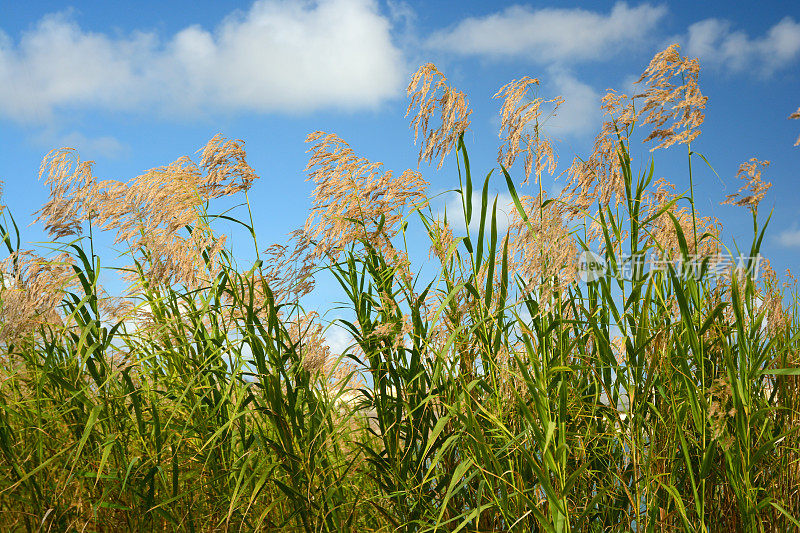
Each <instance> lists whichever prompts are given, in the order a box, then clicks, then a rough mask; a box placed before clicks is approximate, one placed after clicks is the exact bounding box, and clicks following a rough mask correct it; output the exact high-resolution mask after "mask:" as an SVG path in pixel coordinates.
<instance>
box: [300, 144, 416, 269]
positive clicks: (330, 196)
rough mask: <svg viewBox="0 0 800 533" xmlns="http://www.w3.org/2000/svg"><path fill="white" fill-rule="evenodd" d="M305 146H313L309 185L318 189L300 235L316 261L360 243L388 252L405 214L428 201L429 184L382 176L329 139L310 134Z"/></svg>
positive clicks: (407, 176)
mask: <svg viewBox="0 0 800 533" xmlns="http://www.w3.org/2000/svg"><path fill="white" fill-rule="evenodd" d="M306 142H308V143H312V146H311V148H310V150H309V151H310V152H311V153H312V155H311V158H310V159H309V161H308V165H307V166H306V169H307V170H308V171H309V177H308V179H309V180H310V181H313V182H314V183H315V184H316V187H315V188H314V191H313V192H312V195H311V196H312V207H311V211H310V213H309V215H308V219H307V220H306V224H305V227H304V235H305V238H307V239H308V240H309V241H311V242H313V243H314V246H315V249H316V251H315V254H316V255H317V257H321V256H325V255H327V256H330V257H333V258H335V257H338V254H339V253H340V252H341V251H342V250H344V249H345V248H346V247H347V246H348V245H350V244H352V243H355V242H358V241H365V242H368V243H370V244H371V245H372V246H375V247H376V248H379V249H381V250H384V251H387V250H389V249H390V248H392V246H391V239H392V238H393V237H394V236H396V235H397V233H398V231H399V223H400V221H401V220H402V218H403V213H404V210H405V208H406V207H407V206H416V205H419V204H422V203H424V202H425V201H426V196H425V190H426V189H427V186H428V183H427V182H426V181H425V180H424V179H423V178H422V175H421V174H420V173H419V172H416V171H412V170H406V171H405V172H403V173H402V174H401V175H399V176H396V177H395V176H394V174H393V173H392V171H385V172H384V171H383V170H382V167H383V165H382V164H381V163H373V162H370V161H369V160H367V159H366V158H363V157H360V156H357V155H356V154H355V152H354V151H353V149H352V148H350V146H349V145H348V144H347V143H346V142H344V141H343V140H342V139H340V138H339V137H338V136H337V135H335V134H332V133H331V134H325V133H323V132H315V133H312V134H310V135H309V136H308V137H307V139H306Z"/></svg>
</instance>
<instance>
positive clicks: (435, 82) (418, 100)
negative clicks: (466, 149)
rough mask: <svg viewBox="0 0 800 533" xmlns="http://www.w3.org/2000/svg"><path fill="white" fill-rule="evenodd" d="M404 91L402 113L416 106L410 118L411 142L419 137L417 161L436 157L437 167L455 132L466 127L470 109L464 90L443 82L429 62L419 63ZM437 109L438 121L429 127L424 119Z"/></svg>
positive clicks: (407, 113) (444, 79)
mask: <svg viewBox="0 0 800 533" xmlns="http://www.w3.org/2000/svg"><path fill="white" fill-rule="evenodd" d="M406 94H407V95H408V96H411V102H409V104H408V109H407V110H406V116H408V115H409V114H410V113H411V111H412V110H413V109H414V107H418V108H419V109H418V110H417V113H416V115H414V118H413V120H412V121H411V127H412V128H414V144H416V143H417V140H418V139H419V138H420V137H421V138H422V144H421V145H420V149H419V159H418V161H417V162H418V163H421V162H422V161H423V160H424V161H426V162H428V163H430V162H431V161H433V159H435V158H436V159H438V160H439V162H438V164H437V168H441V166H442V163H443V162H444V158H445V157H446V156H447V154H448V153H450V150H452V149H453V148H454V147H455V146H456V143H457V142H458V138H459V136H460V135H461V134H462V133H464V132H465V131H467V128H468V127H469V124H470V120H469V116H470V114H472V110H471V109H469V106H468V104H467V99H466V96H465V95H464V93H462V92H461V91H458V90H456V89H454V88H452V87H450V86H449V85H448V84H447V78H445V77H444V74H442V73H441V72H440V71H439V69H437V68H436V66H435V65H434V64H433V63H426V64H424V65H422V66H421V67H420V68H419V69H418V70H417V72H416V73H415V74H414V76H413V77H412V78H411V82H410V83H409V84H408V88H407V89H406ZM437 111H438V114H439V117H440V120H441V125H440V126H439V127H438V128H436V129H430V128H429V125H428V122H429V120H430V119H431V117H432V116H433V115H435V114H436V112H437Z"/></svg>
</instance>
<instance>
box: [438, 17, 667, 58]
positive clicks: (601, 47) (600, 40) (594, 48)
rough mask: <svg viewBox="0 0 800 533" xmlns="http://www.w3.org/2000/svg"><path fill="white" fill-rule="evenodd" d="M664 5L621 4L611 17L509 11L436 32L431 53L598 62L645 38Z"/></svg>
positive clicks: (466, 20)
mask: <svg viewBox="0 0 800 533" xmlns="http://www.w3.org/2000/svg"><path fill="white" fill-rule="evenodd" d="M666 11H667V10H666V8H665V7H663V6H653V5H650V4H641V5H638V6H635V7H630V6H628V4H627V3H625V2H617V3H616V4H614V7H613V8H612V9H611V11H610V12H609V13H607V14H606V13H600V12H598V11H589V10H586V9H577V8H573V9H558V8H543V9H531V8H530V7H527V6H519V5H515V6H511V7H508V8H506V9H505V10H503V11H501V12H498V13H493V14H491V15H487V16H484V17H470V18H467V19H464V20H462V21H461V22H459V23H458V24H457V25H456V26H455V27H453V28H451V29H448V30H442V31H438V32H436V33H434V35H433V36H431V38H430V39H429V40H428V45H429V46H431V47H432V48H438V49H443V50H448V51H451V52H454V53H458V54H462V55H486V56H523V57H527V58H529V59H532V60H536V61H539V62H557V61H577V60H591V59H598V58H602V57H604V56H607V55H609V54H613V53H615V52H619V51H620V50H622V49H624V48H626V47H629V46H630V45H631V43H632V42H633V41H636V40H639V39H642V38H643V37H646V36H647V35H648V34H649V33H650V32H651V31H652V30H653V28H655V27H656V25H657V24H658V22H659V21H660V20H661V19H662V17H663V16H664V15H665V14H666Z"/></svg>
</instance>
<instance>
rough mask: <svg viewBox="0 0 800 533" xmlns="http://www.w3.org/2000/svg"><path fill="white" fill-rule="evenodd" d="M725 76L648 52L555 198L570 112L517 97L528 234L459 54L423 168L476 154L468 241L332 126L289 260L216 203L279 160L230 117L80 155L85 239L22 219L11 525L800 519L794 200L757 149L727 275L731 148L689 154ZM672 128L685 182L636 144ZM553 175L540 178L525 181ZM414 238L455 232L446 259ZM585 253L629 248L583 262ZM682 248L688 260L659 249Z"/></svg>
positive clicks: (528, 84) (725, 526)
mask: <svg viewBox="0 0 800 533" xmlns="http://www.w3.org/2000/svg"><path fill="white" fill-rule="evenodd" d="M698 71H699V66H697V65H696V61H695V62H692V61H689V60H688V59H686V58H681V57H680V56H679V55H678V54H677V49H676V48H675V47H671V48H669V49H667V50H666V51H665V52H663V53H662V54H659V55H658V56H656V58H655V59H654V62H653V63H651V65H650V67H649V68H648V70H647V71H646V72H645V76H644V77H643V80H644V82H645V84H646V91H645V93H644V94H645V96H644V97H643V99H644V100H643V101H642V104H643V105H642V106H641V107H642V109H637V105H636V102H637V101H636V100H635V99H634V100H630V99H625V98H622V96H620V95H617V94H615V93H610V95H609V96H607V97H606V98H605V99H604V105H605V107H604V109H605V111H606V117H607V121H606V123H605V125H604V129H603V131H602V132H601V133H600V134H599V135H598V138H597V142H596V143H595V150H594V152H593V153H592V154H591V156H590V157H588V158H586V159H576V161H575V162H574V163H573V164H572V165H571V167H570V177H571V181H570V183H569V185H568V187H566V188H565V192H564V193H563V194H562V195H560V196H557V197H553V198H548V197H547V196H546V195H545V194H544V192H543V190H542V187H541V177H542V173H546V172H548V171H552V169H553V168H555V167H554V164H555V163H554V158H555V153H554V151H553V147H552V145H551V143H550V140H549V139H547V138H546V136H545V134H544V133H543V132H544V131H545V130H544V128H543V122H544V120H545V118H543V115H544V113H545V112H546V108H547V107H548V106H551V107H552V106H555V107H556V108H557V107H558V105H560V101H561V100H560V99H551V100H545V99H542V98H528V97H526V91H527V90H528V89H529V88H535V87H536V85H537V84H538V81H537V80H531V79H523V80H520V81H519V82H514V83H512V84H509V85H508V86H506V87H504V89H503V91H501V93H498V95H499V96H502V97H504V98H506V106H505V107H504V112H503V116H504V126H503V131H505V132H506V134H507V136H506V138H505V142H504V145H503V147H502V148H501V153H500V157H499V159H500V161H501V162H502V163H503V165H501V167H500V168H499V170H498V171H497V172H496V175H497V177H495V178H494V179H496V180H500V181H504V182H505V186H506V188H507V190H508V193H509V195H510V196H511V198H512V199H513V201H514V204H515V209H516V215H515V218H514V221H513V222H512V225H511V227H510V228H509V230H507V231H501V227H500V226H499V224H498V214H497V211H498V205H497V199H494V200H493V199H492V198H490V196H489V193H488V191H489V190H490V188H489V183H490V180H491V179H492V172H490V173H489V175H488V176H487V177H486V178H485V180H483V183H480V182H476V181H475V180H474V179H473V174H472V168H471V166H470V162H469V156H468V148H467V146H466V143H465V142H464V135H463V133H464V130H466V128H467V127H468V125H469V120H468V117H469V111H468V109H467V107H466V105H467V104H466V99H465V98H464V95H463V94H461V93H459V92H458V91H456V90H455V89H453V88H452V87H450V86H449V85H448V84H447V80H446V79H445V78H444V76H443V75H441V73H440V72H439V71H438V70H436V69H435V67H433V66H432V65H426V66H425V67H423V68H422V69H421V70H420V72H419V73H418V74H417V76H415V78H414V79H413V80H412V84H411V85H410V87H409V92H410V93H413V94H414V96H413V98H412V105H411V106H410V107H409V111H412V110H413V109H414V107H417V106H418V107H419V113H417V115H416V117H415V119H414V122H413V123H412V125H413V126H414V127H415V128H416V129H417V133H420V132H421V133H422V136H421V138H422V148H421V151H420V159H426V160H427V161H431V160H432V159H433V158H436V157H441V158H444V157H446V156H449V157H454V158H456V160H457V162H458V174H459V175H458V179H459V189H458V191H459V193H460V197H461V200H462V207H463V209H462V213H459V216H462V217H463V218H464V226H465V227H466V228H467V230H466V234H464V235H460V236H458V235H455V234H454V233H453V231H452V230H451V227H452V226H451V222H450V221H448V220H447V219H446V218H443V217H440V216H437V214H436V213H435V211H434V210H433V209H432V208H431V201H432V200H431V199H430V198H429V197H428V196H427V195H426V193H425V184H424V182H423V181H422V179H421V176H419V175H418V174H416V173H414V172H410V171H409V172H407V173H404V174H403V175H402V176H398V177H393V176H392V175H391V173H381V170H380V167H379V166H378V165H377V164H373V163H370V162H368V161H366V160H364V159H362V158H359V157H357V156H356V155H355V154H354V152H353V151H352V150H351V149H350V148H349V146H347V145H346V144H345V143H344V142H343V141H341V140H340V139H338V138H337V137H335V136H330V135H329V136H324V137H323V136H322V135H321V134H313V135H312V136H311V137H310V139H309V140H310V141H311V142H314V143H315V144H314V147H313V148H312V150H313V151H314V155H313V156H312V160H311V162H310V164H309V169H314V171H313V172H312V174H311V176H312V179H314V181H315V182H316V183H317V189H316V191H315V193H314V194H315V196H314V198H313V202H314V203H313V208H312V213H311V215H310V217H309V220H310V221H311V222H310V223H309V225H307V226H306V227H305V228H303V229H301V230H298V231H297V232H295V233H294V234H293V236H292V240H291V242H290V243H289V244H287V245H285V246H273V247H271V248H269V249H268V250H266V251H260V250H259V246H258V244H257V241H256V240H255V239H256V232H255V228H254V227H253V223H252V217H250V216H247V217H241V218H243V219H245V220H244V221H242V220H236V219H234V218H233V217H231V216H230V215H227V214H222V215H214V214H211V213H210V211H209V210H210V209H211V205H212V204H211V200H213V199H215V198H218V197H221V196H226V195H230V194H244V195H246V191H247V189H248V188H249V187H250V184H251V183H252V182H253V180H254V179H255V175H254V173H253V172H252V169H250V167H249V166H247V164H246V162H245V159H244V151H243V148H242V145H241V143H237V142H230V141H229V142H227V143H222V141H221V140H220V139H219V138H215V139H214V140H212V142H211V143H210V144H209V146H208V147H206V149H205V150H204V152H203V155H202V159H201V161H200V163H199V164H195V163H192V162H191V160H188V159H181V160H179V161H178V162H176V163H173V164H172V165H169V166H166V167H163V168H161V169H154V170H153V171H150V172H148V173H147V174H145V175H144V176H142V177H140V178H137V179H136V180H133V181H131V182H129V183H128V184H119V183H108V182H97V181H96V180H94V178H93V177H92V176H91V165H88V164H86V163H81V162H80V161H79V160H77V159H75V157H76V156H75V154H73V153H72V152H57V153H56V154H55V155H54V156H51V157H50V158H49V159H47V160H46V161H45V163H44V165H43V175H46V176H48V183H50V185H51V188H52V190H53V196H52V198H51V202H50V203H49V204H48V206H46V207H45V208H44V209H43V211H42V212H41V214H42V218H44V219H45V220H46V222H47V224H48V228H49V229H50V230H51V232H52V233H53V234H54V237H55V238H54V241H53V243H52V246H53V248H54V249H55V250H57V251H60V252H61V253H60V255H57V256H56V255H51V257H50V258H49V259H45V258H42V257H39V256H37V255H35V254H33V253H32V252H25V251H23V250H21V249H20V246H21V238H20V235H19V231H18V229H17V226H16V224H15V223H14V219H13V216H12V214H11V213H10V212H9V211H8V210H6V211H5V212H4V217H5V218H4V222H3V226H2V227H0V234H2V235H3V242H4V246H5V248H6V250H7V252H8V253H7V259H6V261H5V262H4V263H3V270H2V272H3V281H4V283H3V284H2V287H3V288H2V289H0V309H1V310H2V313H1V314H0V315H1V316H2V330H0V342H2V344H0V346H2V350H3V353H2V358H1V359H0V375H1V376H2V382H0V524H2V527H3V529H4V530H28V531H83V530H103V531H105V530H156V529H158V530H174V531H210V530H225V531H228V530H231V531H256V530H264V531H278V530H281V531H283V530H289V531H378V530H380V531H433V530H447V531H457V530H464V531H554V532H555V531H557V532H565V531H673V530H674V531H753V532H755V531H786V530H790V529H794V528H795V527H800V522H798V519H797V517H798V516H800V496H799V495H798V492H797V487H798V486H800V469H798V457H800V456H798V443H799V442H800V437H798V435H797V428H798V419H799V418H800V395H798V377H797V375H798V371H797V369H796V367H797V366H798V363H800V361H798V360H797V359H798V347H799V342H798V334H799V333H800V315H798V305H797V296H796V293H792V294H788V293H786V292H785V290H784V289H782V288H781V287H780V286H778V282H777V278H776V277H775V276H774V273H772V271H771V270H770V269H769V267H768V266H766V265H764V264H761V265H760V266H761V271H760V275H759V276H756V275H754V274H755V267H756V266H757V265H756V261H757V259H755V258H757V257H758V255H759V250H760V245H761V242H762V240H763V238H764V234H765V231H766V227H767V223H768V220H769V217H768V216H767V217H765V216H763V215H761V216H759V214H758V210H757V206H758V202H759V201H760V199H761V198H762V197H763V193H764V192H765V190H766V188H768V187H766V186H765V185H764V182H762V181H761V178H760V173H757V172H756V170H757V169H758V167H757V165H756V166H749V167H743V172H744V174H743V176H744V177H745V178H746V179H748V183H747V184H746V185H745V187H744V188H743V190H742V191H741V194H740V195H739V196H737V197H734V198H731V199H729V200H730V201H731V202H733V203H738V204H739V205H741V206H743V207H744V208H746V209H748V210H749V212H750V213H751V215H752V219H753V238H752V243H751V244H750V245H749V247H748V249H746V250H744V252H745V253H744V256H746V257H748V258H750V259H747V260H745V261H743V262H742V263H741V264H740V265H738V267H739V268H735V267H736V265H733V267H732V268H723V269H720V268H719V266H720V265H719V264H718V260H717V259H718V258H719V253H720V252H721V251H724V250H725V249H724V247H723V242H724V241H723V239H722V236H721V231H720V230H721V228H720V227H719V225H715V224H714V223H713V221H712V220H710V219H704V218H700V217H699V215H698V214H697V213H696V211H695V203H694V190H693V185H694V184H693V183H692V182H691V180H692V166H693V165H696V164H698V161H699V162H700V163H702V164H705V157H703V156H700V155H699V154H697V153H696V152H694V151H692V148H691V142H692V141H694V139H695V138H696V137H697V134H698V133H699V130H696V128H697V127H698V126H699V125H700V123H702V113H701V111H702V107H703V106H704V105H705V100H704V98H703V97H702V95H700V93H699V89H698V88H697V85H696V81H697V72H698ZM677 78H680V79H681V80H682V81H681V82H682V85H679V84H673V80H674V79H677ZM434 80H436V81H435V83H434ZM669 84H671V85H669ZM665 88H668V90H667V89H665ZM665 91H666V92H665ZM522 102H524V103H522ZM676 110H677V111H676ZM437 117H439V118H440V119H441V126H440V127H438V128H437V129H433V128H432V127H429V125H428V124H429V122H428V121H429V119H433V120H434V121H435V120H437ZM662 119H663V120H662ZM648 124H650V125H653V128H655V129H654V131H653V134H652V135H650V136H649V137H648V140H650V139H655V140H657V141H659V142H660V145H659V146H660V147H669V146H670V145H673V144H677V145H678V146H676V147H673V148H672V149H683V148H685V149H687V151H688V154H689V189H687V193H685V194H675V193H674V192H672V191H673V189H674V187H672V186H670V184H668V183H666V182H663V181H658V182H656V181H654V174H655V158H651V159H650V161H649V163H648V164H646V165H643V166H642V168H641V169H638V170H637V169H636V168H635V166H634V164H633V163H632V158H631V152H632V150H633V149H634V147H635V145H636V144H637V143H636V142H635V141H634V139H635V138H636V136H635V133H634V132H635V131H638V130H635V127H638V126H641V125H645V126H646V125H648ZM682 145H683V146H682ZM518 156H521V157H523V158H524V159H525V165H524V169H523V172H524V174H525V178H524V180H515V178H514V177H512V171H511V170H509V168H511V166H512V165H513V164H514V161H515V160H516V159H517V157H518ZM440 161H441V159H440ZM548 169H549V170H548ZM531 175H533V176H534V180H535V182H536V183H538V184H539V185H540V186H539V194H538V195H536V196H523V197H520V196H519V195H518V193H517V188H516V185H515V182H516V181H527V180H528V179H529V177H530V176H531ZM477 189H480V190H481V193H480V194H479V195H478V196H477V197H479V198H480V201H479V202H474V200H473V199H474V198H475V197H476V196H475V195H474V194H473V191H474V190H477ZM748 193H749V194H748ZM244 205H246V206H248V209H249V202H248V201H247V198H246V197H245V204H244ZM449 215H450V216H452V213H449ZM220 220H224V221H236V222H238V223H239V224H241V225H242V226H243V227H244V228H245V229H246V231H247V232H248V233H249V234H250V235H251V236H252V238H253V241H254V245H255V249H256V252H257V256H258V259H257V260H256V262H255V264H253V265H252V267H249V268H240V267H239V266H238V264H237V262H236V261H235V260H234V258H233V254H232V251H230V250H228V249H227V248H226V247H225V246H224V241H223V240H222V239H220V238H219V237H217V236H216V235H215V234H214V232H213V230H212V227H213V226H214V225H215V224H217V223H218V222H219V221H220ZM474 220H477V221H478V223H477V225H475V224H474V223H473V221H474ZM415 227H416V228H417V229H418V230H419V231H416V230H415V229H414V228H415ZM470 228H473V229H470ZM474 228H477V229H474ZM85 229H88V230H89V234H88V235H87V236H82V237H80V236H78V235H79V232H80V231H82V230H85ZM101 230H105V231H112V232H113V231H116V235H117V241H118V243H120V245H121V246H122V247H123V250H124V252H125V254H126V256H127V257H128V259H129V262H130V263H131V264H132V265H131V266H130V267H127V268H125V269H118V270H121V272H122V273H124V274H125V276H126V279H127V280H128V281H129V283H130V288H129V290H128V291H127V292H126V293H125V295H123V297H122V298H112V297H110V296H109V295H107V294H106V293H105V291H104V290H103V289H102V287H101V285H100V283H99V281H100V278H101V272H102V271H103V270H102V269H103V268H105V267H102V266H101V258H100V257H99V256H98V255H97V254H96V253H95V252H94V240H95V238H96V237H95V232H97V231H101ZM415 231H416V232H415ZM413 232H415V233H413ZM410 238H414V239H420V238H427V239H429V240H430V245H431V258H432V260H431V261H427V262H425V265H424V266H423V265H418V264H415V263H414V261H412V260H411V259H410V258H409V253H408V251H407V250H406V249H405V248H404V246H403V245H402V244H403V243H404V242H406V240H407V239H410ZM69 239H73V240H69ZM585 251H593V252H595V253H597V254H598V256H599V257H601V258H602V260H603V261H604V262H605V264H606V265H607V268H605V269H603V270H602V271H598V272H595V271H592V272H591V274H593V275H590V276H586V274H587V272H586V271H581V270H580V269H578V268H577V267H576V264H577V261H578V259H579V257H580V254H581V252H585ZM654 253H655V254H657V255H656V256H655V257H657V258H658V260H659V261H660V263H659V264H660V265H661V268H658V269H655V268H653V269H646V268H644V263H643V262H641V261H640V259H642V258H647V257H654V256H653V254H654ZM667 260H669V261H667ZM432 263H433V264H435V265H436V266H435V267H434V268H432V267H431V264H432ZM686 265H691V266H692V268H691V269H689V270H687V269H685V268H682V267H685V266H686ZM748 269H749V270H748ZM581 273H582V274H584V277H583V278H581V277H580V276H579V274H581ZM719 273H722V275H716V274H719ZM325 275H328V276H330V281H332V282H333V283H335V284H336V285H337V286H338V287H339V288H340V289H341V291H340V294H341V298H342V299H343V300H344V304H343V305H344V306H345V307H346V311H343V310H340V311H341V313H343V316H345V317H346V318H343V319H340V320H339V321H338V322H339V326H340V327H344V328H345V329H346V330H347V331H348V332H349V333H350V335H351V336H352V339H353V343H352V345H351V346H350V347H349V348H348V349H347V350H345V351H344V353H342V354H332V353H331V351H330V348H329V347H328V346H326V344H325V342H324V331H323V323H322V322H321V320H320V319H319V317H318V316H316V315H315V314H313V313H307V312H305V311H304V309H303V307H302V305H301V304H302V302H303V301H304V299H303V297H304V296H306V295H308V294H309V293H310V292H311V291H313V280H314V279H320V278H321V277H323V276H325ZM787 303H788V304H789V306H788V308H786V307H785V306H786V304H787Z"/></svg>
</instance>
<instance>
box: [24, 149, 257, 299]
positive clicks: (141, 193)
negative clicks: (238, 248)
mask: <svg viewBox="0 0 800 533" xmlns="http://www.w3.org/2000/svg"><path fill="white" fill-rule="evenodd" d="M92 164H93V163H92V162H91V161H81V160H80V158H79V157H78V156H77V153H76V152H75V151H74V150H72V149H68V148H64V149H60V150H54V151H52V152H50V153H49V154H48V155H47V157H45V159H44V161H43V162H42V167H41V169H40V174H39V175H40V178H42V177H44V178H45V183H46V184H47V185H48V186H49V187H50V199H49V201H48V202H47V203H46V204H45V206H44V207H43V208H42V209H41V210H39V211H38V217H37V219H36V220H37V221H44V222H45V225H46V228H47V230H48V231H49V232H50V234H51V235H53V236H54V237H56V238H60V237H63V236H69V235H79V234H80V233H81V231H82V227H83V224H84V223H85V222H86V221H88V220H90V219H91V220H92V221H93V223H94V224H96V226H97V227H99V228H102V229H105V230H110V231H115V232H116V239H115V243H120V242H126V243H128V245H129V246H130V248H131V249H132V250H134V251H137V252H142V253H144V255H145V260H146V263H147V264H148V265H149V267H148V275H149V277H150V278H151V280H152V281H154V282H166V283H171V282H176V283H182V284H184V285H187V286H190V285H197V284H198V283H199V282H200V281H201V278H202V277H208V275H209V273H213V271H214V269H215V261H216V259H217V257H218V255H219V253H220V252H221V250H222V248H223V246H224V242H225V239H224V236H223V237H221V238H216V237H215V236H214V235H213V232H212V231H211V228H210V227H209V225H208V222H207V220H206V218H205V216H204V206H205V204H206V202H208V201H210V200H213V199H216V198H220V197H223V196H227V195H231V194H235V193H237V192H240V191H246V190H248V189H249V188H250V187H251V186H252V183H253V181H254V180H255V179H257V178H258V176H257V175H256V174H255V172H254V171H253V169H252V168H251V167H250V166H249V165H248V164H247V162H246V160H245V151H244V143H243V141H241V140H237V141H232V140H228V141H225V140H224V139H223V138H222V137H221V136H220V135H217V136H215V137H214V138H212V139H211V140H210V141H209V142H208V144H207V145H206V146H205V147H204V148H203V149H202V154H201V158H200V163H199V165H198V164H196V163H195V162H193V161H192V160H191V159H190V158H188V157H181V158H179V159H178V160H176V161H175V162H173V163H171V164H169V165H166V166H163V167H158V168H154V169H151V170H149V171H148V172H146V173H145V174H143V175H141V176H139V177H137V178H134V179H132V180H130V181H128V182H127V183H122V182H119V181H114V180H105V181H101V182H100V181H97V180H96V179H95V178H94V176H93V175H92ZM187 226H188V227H191V228H192V230H191V234H190V235H188V236H183V235H181V232H182V231H184V229H185V228H186V227H187ZM204 253H205V254H206V256H207V257H208V259H209V261H210V264H206V259H205V258H204V257H203V254H204Z"/></svg>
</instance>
